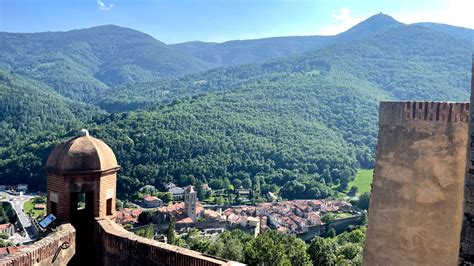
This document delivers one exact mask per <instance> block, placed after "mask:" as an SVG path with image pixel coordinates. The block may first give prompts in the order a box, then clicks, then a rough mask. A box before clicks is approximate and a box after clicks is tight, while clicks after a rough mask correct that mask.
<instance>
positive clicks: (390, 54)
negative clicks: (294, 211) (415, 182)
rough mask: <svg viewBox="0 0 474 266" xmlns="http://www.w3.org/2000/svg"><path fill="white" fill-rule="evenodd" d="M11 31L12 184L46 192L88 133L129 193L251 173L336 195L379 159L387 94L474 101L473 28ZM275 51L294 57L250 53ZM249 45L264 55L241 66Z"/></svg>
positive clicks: (219, 183) (378, 21) (0, 150)
mask: <svg viewBox="0 0 474 266" xmlns="http://www.w3.org/2000/svg"><path fill="white" fill-rule="evenodd" d="M471 31H472V30H471ZM0 35H1V36H2V38H0V43H2V46H0V54H2V55H4V56H2V60H0V66H2V68H3V69H4V70H1V71H0V111H1V113H0V127H1V129H2V132H3V134H1V135H0V180H1V181H0V183H18V182H28V183H29V184H30V186H31V188H32V189H44V186H45V176H44V172H43V170H42V166H43V165H44V163H45V161H46V158H47V156H48V154H49V152H50V151H51V150H52V148H53V147H54V145H56V144H57V143H58V142H60V141H63V140H65V139H67V138H70V137H73V136H75V135H76V132H77V131H78V130H79V129H80V128H82V127H86V128H88V129H89V130H90V132H91V134H92V135H93V136H95V137H98V138H102V139H104V140H105V141H106V142H107V143H108V144H109V145H110V146H111V147H112V149H113V150H114V152H115V153H116V155H117V158H118V161H119V163H120V164H121V165H122V167H123V170H122V171H121V172H120V174H119V186H118V188H119V195H120V196H121V197H128V196H130V195H131V194H133V193H134V192H136V191H137V190H138V189H139V188H140V187H142V186H144V185H154V186H156V187H157V188H158V189H161V190H162V189H164V187H163V186H164V184H165V183H166V182H169V181H174V182H176V183H178V184H179V185H187V184H195V183H196V182H201V183H202V182H207V183H209V184H210V185H211V187H213V188H229V186H230V184H236V183H240V182H242V181H243V180H246V183H249V182H250V184H251V187H252V188H253V189H254V191H255V192H256V193H260V194H263V193H264V192H267V191H274V192H275V191H278V192H280V193H281V195H282V196H284V197H285V198H324V197H327V196H330V195H332V194H333V193H334V191H335V190H341V189H345V186H347V184H348V182H349V181H351V180H352V179H353V178H354V175H355V173H356V170H357V169H358V168H361V167H362V168H370V167H372V165H373V163H374V150H375V145H376V137H377V110H378V103H379V101H381V100H415V99H423V100H467V99H468V91H469V78H470V75H469V73H470V60H471V53H472V51H473V49H472V48H473V47H472V42H471V40H469V38H470V37H469V36H472V35H470V30H468V29H460V28H456V27H447V26H442V25H433V24H429V25H428V24H427V25H426V26H424V25H423V24H421V25H404V24H401V23H399V22H396V21H395V20H393V19H392V18H390V17H388V16H386V15H376V16H374V17H372V18H369V19H368V20H366V21H364V22H362V23H361V24H359V25H357V26H355V27H354V28H352V29H351V30H349V31H347V32H345V33H341V34H339V35H336V36H332V37H330V38H317V37H318V36H315V38H309V39H308V40H311V41H308V42H307V43H306V42H305V43H302V44H301V46H299V47H294V46H293V45H292V43H295V42H297V41H298V40H299V39H298V38H296V37H295V39H291V38H293V37H288V38H275V39H268V40H254V41H249V42H234V43H232V45H229V44H225V45H224V44H222V45H220V44H212V45H213V46H215V45H217V46H219V47H220V48H219V49H207V48H206V49H204V48H202V47H205V46H207V45H208V44H196V45H198V46H200V47H201V48H202V49H201V48H200V49H201V50H200V49H196V50H192V51H188V52H183V51H182V50H180V49H184V48H183V47H186V45H190V44H189V43H188V44H183V45H182V46H181V48H179V47H177V45H166V44H163V43H161V42H159V41H157V40H155V39H153V38H152V37H150V36H148V35H146V34H142V33H139V32H137V31H133V30H129V29H124V28H120V27H116V26H103V27H96V28H91V29H84V30H77V31H69V32H62V33H38V34H12V33H0ZM124 38H125V39H126V40H127V42H122V41H121V40H122V39H124ZM322 39H328V40H331V41H324V43H319V44H316V42H320V40H322ZM44 43H47V44H48V45H46V44H45V45H43V44H44ZM311 43H313V44H314V46H313V47H312V48H313V49H311V46H312V44H311ZM209 45H210V44H209ZM131 47H133V48H131ZM229 47H231V48H232V49H231V48H229ZM256 47H257V48H258V49H257V48H256ZM266 47H273V48H274V49H277V50H278V49H282V50H281V51H283V50H284V52H281V53H280V52H275V53H273V55H270V56H261V57H258V56H255V55H253V54H252V53H248V51H251V50H254V49H257V50H256V51H259V49H264V50H265V49H266ZM285 47H286V48H285ZM291 47H294V49H293V48H292V49H290V48H291ZM188 48H189V47H188ZM285 49H286V50H285ZM204 50H206V51H204ZM212 51H215V54H214V55H212V56H214V57H213V58H214V59H215V58H220V59H216V60H217V61H219V62H220V63H216V62H217V61H213V60H214V59H212V60H211V59H209V60H208V59H206V58H207V57H206V56H207V55H206V54H208V53H210V52H212ZM242 53H246V54H247V56H245V57H247V59H245V60H248V61H246V62H253V63H252V64H246V65H236V64H237V63H240V62H237V63H236V62H234V61H232V58H237V57H238V56H239V54H242ZM25 54H30V55H33V56H28V57H25V56H24V55H25ZM257 54H260V52H257ZM224 55H225V56H228V57H225V56H224ZM212 56H211V57H212ZM224 57H225V58H224ZM245 57H242V58H245ZM275 57H276V58H275ZM3 58H4V59H3ZM249 58H250V59H249ZM272 58H273V59H272ZM226 60H228V61H226ZM224 61H226V62H224ZM216 64H217V65H230V66H223V67H218V68H214V69H211V70H209V69H210V68H212V67H215V66H216ZM248 180H250V181H248Z"/></svg>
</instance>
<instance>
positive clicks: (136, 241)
mask: <svg viewBox="0 0 474 266" xmlns="http://www.w3.org/2000/svg"><path fill="white" fill-rule="evenodd" d="M96 230H97V232H96V234H95V235H96V237H97V240H96V243H99V246H98V255H99V258H100V259H101V261H100V263H101V265H105V266H109V265H110V266H113V265H129V266H144V265H163V266H165V265H177V266H181V265H182V266H187V265H196V266H219V265H222V266H224V265H239V264H240V263H235V262H231V261H225V260H222V259H217V258H212V257H210V256H206V255H204V254H201V253H199V252H196V251H192V250H189V249H185V248H181V247H177V246H173V245H168V244H165V243H161V242H158V241H155V240H151V239H147V238H144V237H140V236H137V235H135V234H133V233H131V232H129V231H127V230H125V229H124V228H123V227H121V226H120V225H118V224H116V223H115V222H113V221H111V220H109V219H98V220H97V223H96Z"/></svg>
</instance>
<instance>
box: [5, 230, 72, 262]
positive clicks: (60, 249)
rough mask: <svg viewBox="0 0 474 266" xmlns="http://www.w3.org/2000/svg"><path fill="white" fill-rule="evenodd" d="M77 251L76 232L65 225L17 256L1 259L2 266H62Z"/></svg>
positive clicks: (19, 252) (24, 249)
mask: <svg viewBox="0 0 474 266" xmlns="http://www.w3.org/2000/svg"><path fill="white" fill-rule="evenodd" d="M75 251H76V230H75V229H74V227H72V225H71V224H63V225H61V226H59V227H58V228H57V231H56V232H54V233H52V234H51V235H49V236H47V237H45V238H43V239H41V240H40V241H38V242H36V243H34V244H32V245H30V246H27V247H25V248H23V249H21V250H20V251H18V252H17V253H15V254H12V255H8V256H5V257H3V258H1V259H0V266H18V265H21V266H33V265H35V266H47V265H53V266H60V265H61V266H62V265H66V264H67V263H68V262H69V261H70V260H71V258H72V257H73V256H74V254H75Z"/></svg>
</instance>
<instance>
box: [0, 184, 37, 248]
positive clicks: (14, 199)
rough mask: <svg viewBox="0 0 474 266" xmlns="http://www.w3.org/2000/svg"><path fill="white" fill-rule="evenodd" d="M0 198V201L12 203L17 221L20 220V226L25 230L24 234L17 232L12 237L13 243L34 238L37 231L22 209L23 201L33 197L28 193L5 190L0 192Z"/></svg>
mask: <svg viewBox="0 0 474 266" xmlns="http://www.w3.org/2000/svg"><path fill="white" fill-rule="evenodd" d="M0 193H1V196H2V197H1V199H0V202H8V203H10V204H11V205H12V207H13V209H14V210H15V212H16V216H17V217H18V221H19V222H20V224H21V226H22V227H23V229H24V230H25V236H19V235H18V234H17V236H16V237H14V238H12V241H13V242H14V243H26V242H30V241H33V240H36V238H37V237H38V236H37V233H36V231H35V230H34V229H33V226H32V224H31V220H30V218H29V217H28V215H27V214H26V213H25V212H24V211H23V205H24V204H25V202H27V201H28V200H30V199H31V198H33V196H29V195H12V194H10V193H7V192H0Z"/></svg>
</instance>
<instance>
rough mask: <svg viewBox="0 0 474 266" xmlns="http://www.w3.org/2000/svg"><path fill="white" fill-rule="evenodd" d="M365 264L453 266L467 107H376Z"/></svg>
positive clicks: (391, 104) (414, 104)
mask: <svg viewBox="0 0 474 266" xmlns="http://www.w3.org/2000/svg"><path fill="white" fill-rule="evenodd" d="M379 114H380V120H379V139H378V145H377V155H376V158H377V159H376V164H375V172H374V179H373V183H372V196H371V201H370V207H369V216H368V220H369V222H368V230H367V239H366V242H365V248H364V265H457V264H458V257H459V248H460V231H461V224H462V216H463V200H464V197H463V191H464V176H465V169H466V156H467V152H466V147H467V137H468V120H469V119H468V118H469V104H468V103H445V102H443V103H441V102H406V103H403V102H382V103H381V104H380V113H379Z"/></svg>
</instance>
